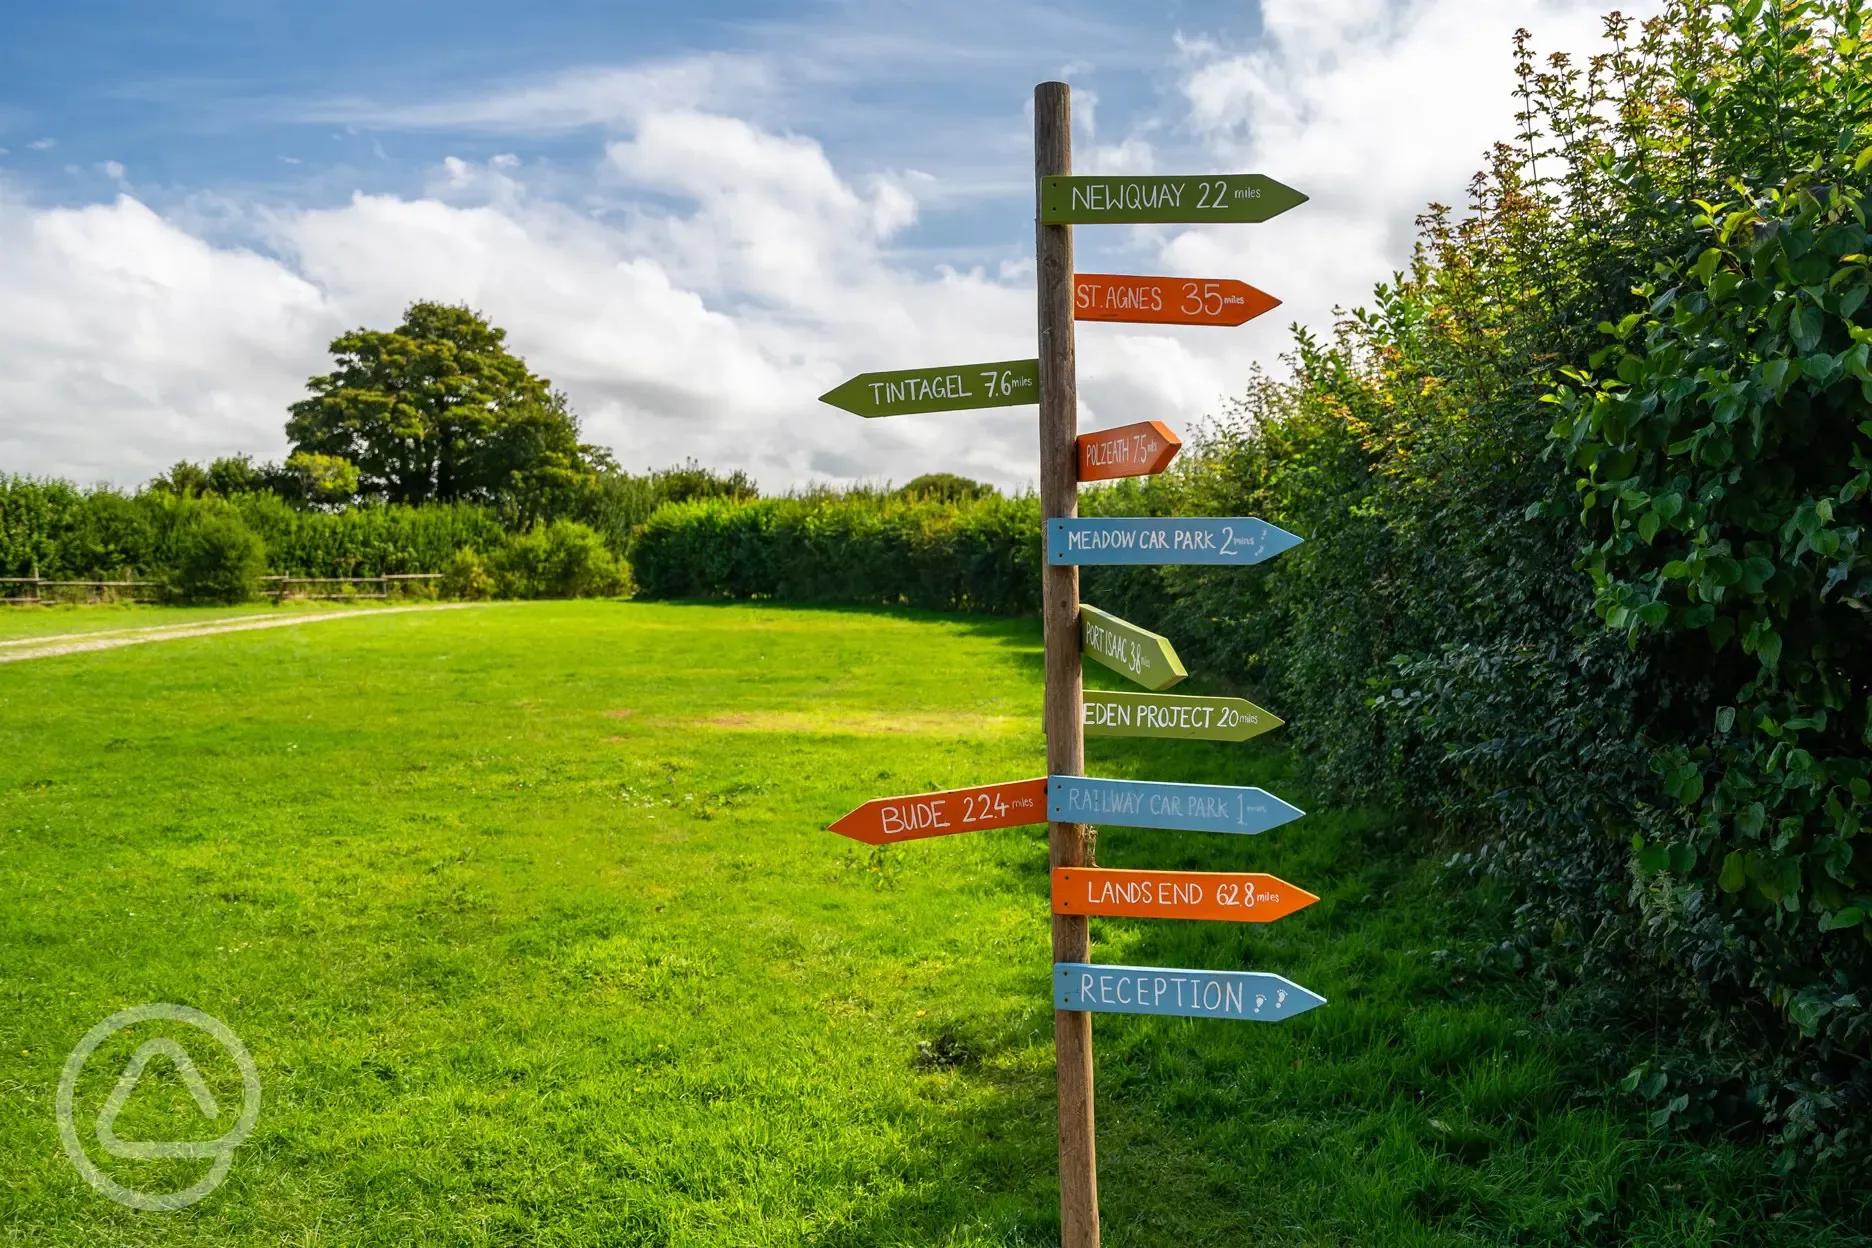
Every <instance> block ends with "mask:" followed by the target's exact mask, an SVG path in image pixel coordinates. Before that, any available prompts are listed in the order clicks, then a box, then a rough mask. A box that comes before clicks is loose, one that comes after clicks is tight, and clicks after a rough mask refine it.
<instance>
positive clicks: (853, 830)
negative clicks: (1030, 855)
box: [831, 776, 1047, 845]
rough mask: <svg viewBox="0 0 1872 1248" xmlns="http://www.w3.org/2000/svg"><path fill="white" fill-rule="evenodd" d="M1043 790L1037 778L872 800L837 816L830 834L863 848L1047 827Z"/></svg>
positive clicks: (1044, 783) (1040, 780)
mask: <svg viewBox="0 0 1872 1248" xmlns="http://www.w3.org/2000/svg"><path fill="white" fill-rule="evenodd" d="M1046 789H1047V782H1046V777H1045V776H1041V777H1040V778H1039V779H1037V780H1010V781H1008V782H1007V783H1006V784H984V785H979V786H977V787H976V788H972V789H949V790H946V791H945V792H942V793H913V794H911V795H910V796H908V797H874V798H872V799H871V800H870V801H868V802H866V803H865V804H864V805H862V806H860V807H859V808H858V809H857V810H854V811H852V812H851V813H850V814H848V815H845V816H843V817H841V818H840V819H839V821H838V822H837V823H834V824H833V825H832V827H831V830H832V831H834V832H836V833H838V834H839V835H840V836H849V837H851V838H852V839H853V840H854V841H863V842H864V843H865V844H867V845H889V844H891V843H892V842H894V841H914V840H917V839H919V838H921V837H925V836H953V835H954V834H955V833H957V832H979V831H981V830H983V829H984V828H1014V827H1019V826H1020V825H1021V824H1023V823H1045V822H1046V817H1047V792H1046Z"/></svg>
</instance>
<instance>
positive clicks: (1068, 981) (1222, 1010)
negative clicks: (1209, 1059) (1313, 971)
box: [1053, 962, 1326, 1023]
mask: <svg viewBox="0 0 1872 1248" xmlns="http://www.w3.org/2000/svg"><path fill="white" fill-rule="evenodd" d="M1325 1004H1326V998H1325V997H1322V996H1320V995H1319V994H1318V993H1317V992H1311V991H1308V990H1307V989H1305V988H1302V987H1301V986H1300V985H1299V984H1296V983H1294V982H1293V981H1292V980H1291V979H1286V978H1284V977H1282V976H1280V975H1269V974H1267V973H1265V972H1262V971H1185V970H1177V969H1174V968H1172V967H1167V966H1098V965H1096V964H1094V963H1089V962H1055V963H1054V964H1053V1007H1054V1008H1055V1009H1060V1010H1093V1011H1097V1012H1098V1013H1101V1014H1181V1015H1184V1016H1186V1017H1188V1018H1233V1019H1240V1020H1243V1021H1246V1022H1259V1023H1278V1022H1280V1021H1281V1020H1283V1019H1288V1018H1292V1017H1293V1016H1294V1015H1296V1014H1304V1013H1306V1012H1307V1011H1308V1010H1311V1009H1315V1008H1317V1007H1319V1006H1322V1005H1325Z"/></svg>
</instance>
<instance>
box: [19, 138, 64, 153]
mask: <svg viewBox="0 0 1872 1248" xmlns="http://www.w3.org/2000/svg"><path fill="white" fill-rule="evenodd" d="M57 146H58V140H57V139H34V140H33V141H32V142H30V143H28V144H27V145H26V150H27V151H29V152H49V151H51V150H52V149H53V148H55V147H57Z"/></svg>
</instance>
